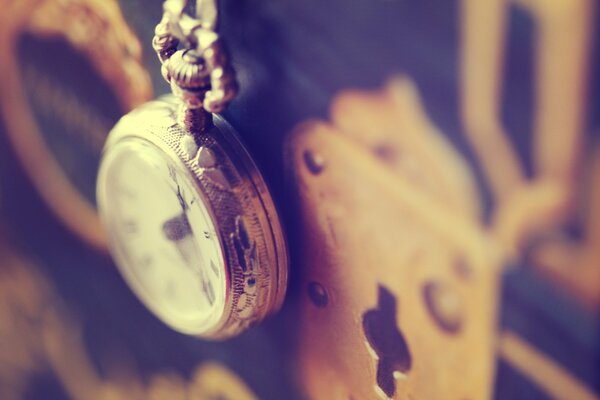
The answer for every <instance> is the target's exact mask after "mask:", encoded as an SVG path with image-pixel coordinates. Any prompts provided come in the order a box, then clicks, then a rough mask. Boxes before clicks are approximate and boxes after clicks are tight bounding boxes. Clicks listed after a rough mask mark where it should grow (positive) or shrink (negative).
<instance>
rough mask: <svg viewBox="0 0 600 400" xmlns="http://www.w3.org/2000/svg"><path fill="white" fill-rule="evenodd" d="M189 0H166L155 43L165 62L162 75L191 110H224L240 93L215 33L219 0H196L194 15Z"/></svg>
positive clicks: (220, 42)
mask: <svg viewBox="0 0 600 400" xmlns="http://www.w3.org/2000/svg"><path fill="white" fill-rule="evenodd" d="M189 1H190V0H166V1H165V2H164V5H163V10H164V11H163V17H162V19H161V21H160V22H159V24H158V25H157V26H156V29H155V33H154V38H153V40H152V46H153V48H154V50H155V51H156V54H157V55H158V58H159V59H160V61H161V63H162V68H161V72H162V75H163V77H164V78H165V79H166V80H167V82H169V83H170V84H171V89H172V91H173V93H174V94H176V95H178V96H179V97H180V98H181V99H182V100H183V101H184V103H185V105H186V106H187V107H188V108H189V109H198V108H201V107H202V108H203V109H204V110H206V111H207V112H209V113H217V112H221V111H223V110H224V109H225V107H226V106H227V104H228V103H229V102H230V101H231V100H233V98H234V97H235V95H236V94H237V83H236V80H235V72H234V71H233V68H232V67H231V65H230V61H229V55H228V52H227V49H226V47H225V44H224V43H223V41H222V39H221V38H220V36H219V35H218V34H217V32H216V26H217V6H216V3H215V1H216V0H197V1H196V16H195V17H192V16H190V15H188V14H186V12H185V9H186V7H187V6H188V3H189ZM179 47H181V49H179Z"/></svg>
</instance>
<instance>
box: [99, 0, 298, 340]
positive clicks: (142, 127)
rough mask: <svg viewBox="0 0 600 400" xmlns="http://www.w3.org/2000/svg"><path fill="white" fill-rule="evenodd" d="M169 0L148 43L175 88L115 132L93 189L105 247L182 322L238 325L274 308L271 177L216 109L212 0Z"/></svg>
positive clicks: (279, 294)
mask: <svg viewBox="0 0 600 400" xmlns="http://www.w3.org/2000/svg"><path fill="white" fill-rule="evenodd" d="M186 7H187V1H185V0H167V1H165V3H164V14H163V18H162V20H161V21H160V23H159V24H158V25H157V27H156V32H155V36H154V39H153V42H152V43H153V47H154V49H155V50H156V52H157V54H158V56H159V58H160V60H161V62H162V74H163V76H164V77H165V79H166V80H167V81H168V82H169V83H170V85H171V89H172V92H173V94H172V95H169V96H166V97H164V98H161V99H158V100H155V101H152V102H149V103H146V104H144V105H142V106H141V107H139V108H137V109H135V110H133V111H132V112H130V113H129V114H127V115H125V116H124V117H123V118H122V119H121V120H120V121H119V122H118V123H117V125H116V126H115V127H114V128H113V130H112V131H111V132H110V134H109V136H108V139H107V142H106V145H105V148H104V153H103V157H102V161H101V164H100V170H99V173H98V182H97V197H98V207H99V210H100V217H101V219H102V221H103V223H104V225H105V227H106V230H107V232H108V236H109V245H110V249H111V253H112V255H113V256H114V258H115V261H116V263H117V265H118V267H119V269H120V271H121V272H122V274H123V276H124V278H125V280H126V281H127V283H128V284H129V285H130V286H131V288H132V289H133V291H134V292H135V293H136V294H137V296H138V297H139V298H140V299H141V300H142V302H143V303H144V304H145V305H146V306H147V307H148V308H149V309H150V310H151V311H152V312H154V314H156V315H157V316H158V317H159V318H160V319H161V320H162V321H164V322H165V323H166V324H168V325H169V326H171V327H172V328H174V329H175V330H177V331H180V332H183V333H187V334H191V335H197V336H201V337H205V338H211V339H220V338H226V337H230V336H233V335H236V334H238V333H240V332H242V331H243V330H245V329H246V328H248V327H250V326H253V325H255V324H257V323H259V322H260V321H261V320H262V319H264V318H265V317H266V316H267V315H269V314H271V313H273V312H274V311H276V310H278V309H279V308H280V306H281V304H282V303H283V299H284V296H285V291H286V286H287V271H288V255H287V249H286V243H285V237H284V233H283V229H282V226H281V223H280V220H279V217H278V215H277V211H276V208H275V205H274V203H273V200H272V198H271V195H270V194H269V191H268V188H267V186H266V184H265V182H264V180H263V178H262V176H261V174H260V172H259V171H258V169H257V167H256V165H255V164H254V162H253V161H252V158H251V157H250V155H249V154H248V152H247V151H246V150H245V149H244V146H243V145H242V143H241V142H240V140H239V137H238V135H237V134H236V132H235V131H234V129H233V128H232V127H231V126H230V125H229V124H228V123H227V122H226V121H225V120H224V119H223V118H222V117H221V116H219V115H218V114H216V113H218V112H220V111H222V110H223V109H224V108H225V106H226V105H227V103H228V102H229V101H231V100H232V99H233V97H234V96H235V94H236V91H237V86H236V82H235V77H234V72H233V70H232V68H231V66H230V65H229V60H228V56H227V52H226V49H225V47H224V45H223V42H222V40H221V39H220V37H219V36H218V34H217V33H216V19H217V13H216V5H215V3H214V0H204V1H198V3H197V5H196V17H192V16H190V15H188V14H186V13H185V9H186Z"/></svg>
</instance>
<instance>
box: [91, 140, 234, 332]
mask: <svg viewBox="0 0 600 400" xmlns="http://www.w3.org/2000/svg"><path fill="white" fill-rule="evenodd" d="M98 201H99V207H100V212H101V216H102V217H103V219H104V222H105V223H106V224H107V228H108V229H107V230H108V232H109V233H110V237H109V242H110V246H111V247H112V251H113V254H114V255H115V256H116V260H117V263H118V265H119V267H120V269H121V271H122V273H123V275H124V276H125V278H126V279H127V281H128V282H129V284H130V285H131V286H132V287H133V289H134V291H135V292H136V293H137V295H138V296H139V297H140V298H141V299H142V300H143V301H144V302H145V303H146V305H147V306H148V307H149V308H150V309H151V310H152V311H154V312H155V313H156V314H157V315H158V316H159V317H161V319H163V320H164V321H165V322H167V323H168V324H169V325H171V326H172V327H173V328H174V329H176V330H178V331H181V332H184V333H191V334H201V333H203V332H204V331H206V330H209V329H210V328H211V327H214V326H215V324H217V323H218V322H219V320H220V318H221V316H222V315H223V312H224V309H225V302H226V297H227V296H226V294H227V281H228V276H227V273H226V270H225V261H224V257H223V251H222V247H221V243H220V240H219V235H218V233H217V230H216V229H215V224H214V222H213V218H212V216H211V210H210V209H209V208H208V207H207V205H206V203H205V200H204V196H203V194H202V193H201V192H200V190H199V189H198V187H197V185H196V183H195V181H194V179H193V176H191V175H190V173H189V171H188V170H187V169H186V168H185V166H184V165H183V164H182V163H181V162H180V161H179V160H178V159H177V158H176V157H175V156H171V155H170V154H167V153H165V152H164V151H163V150H161V149H160V148H158V147H157V146H155V145H153V144H151V143H150V142H148V141H146V140H143V139H134V138H129V139H125V140H121V141H119V142H117V143H116V144H115V145H114V146H112V147H111V148H110V151H108V152H107V154H106V156H105V158H104V159H103V160H102V164H101V168H100V173H99V178H98Z"/></svg>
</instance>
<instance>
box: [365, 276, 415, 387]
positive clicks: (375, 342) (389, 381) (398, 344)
mask: <svg viewBox="0 0 600 400" xmlns="http://www.w3.org/2000/svg"><path fill="white" fill-rule="evenodd" d="M396 308H397V307H396V298H395V297H394V295H393V294H392V293H390V291H389V290H387V289H386V288H384V287H383V286H381V285H379V293H378V300H377V308H374V309H371V310H368V311H366V312H365V313H364V314H363V330H364V332H365V336H366V338H367V341H368V343H369V346H370V347H371V349H372V350H373V352H374V353H375V354H377V359H378V361H377V386H378V387H379V389H381V391H382V392H383V393H385V395H386V396H387V397H392V396H393V395H394V393H396V378H398V377H400V376H404V375H406V374H407V373H408V371H410V368H411V366H412V358H411V355H410V350H409V349H408V344H407V343H406V339H405V338H404V335H403V334H402V332H401V331H400V330H399V329H398V325H397V323H396Z"/></svg>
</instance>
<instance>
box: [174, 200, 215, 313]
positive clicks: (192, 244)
mask: <svg viewBox="0 0 600 400" xmlns="http://www.w3.org/2000/svg"><path fill="white" fill-rule="evenodd" d="M162 230H163V232H164V234H165V236H166V237H167V239H169V240H170V241H172V242H173V244H175V247H176V248H177V251H178V252H179V255H180V256H181V258H183V260H184V261H185V264H186V265H187V266H188V267H189V268H192V269H193V270H194V271H195V272H197V273H198V274H199V275H200V279H201V281H202V291H203V292H204V295H205V296H206V298H207V300H208V302H209V304H210V305H212V304H213V303H214V302H215V293H214V288H213V287H212V284H211V282H210V280H209V279H208V278H207V276H206V270H205V266H204V265H203V264H200V263H201V261H202V257H201V254H200V253H201V252H200V248H199V246H198V243H197V242H196V240H195V239H194V235H193V232H192V229H191V226H190V223H189V221H188V218H187V215H186V213H185V211H184V212H183V213H182V214H179V215H177V216H175V217H173V218H171V219H169V220H167V221H165V223H164V224H163V226H162Z"/></svg>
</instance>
